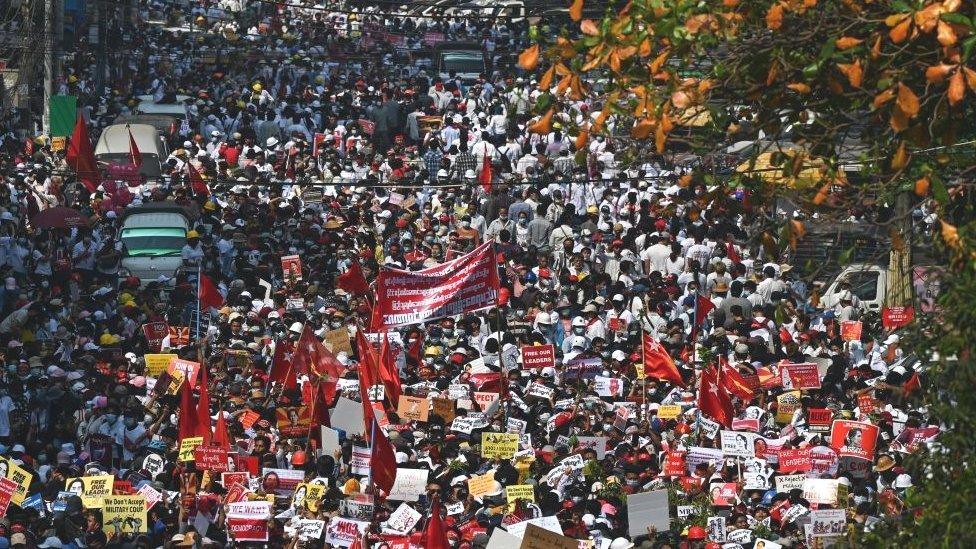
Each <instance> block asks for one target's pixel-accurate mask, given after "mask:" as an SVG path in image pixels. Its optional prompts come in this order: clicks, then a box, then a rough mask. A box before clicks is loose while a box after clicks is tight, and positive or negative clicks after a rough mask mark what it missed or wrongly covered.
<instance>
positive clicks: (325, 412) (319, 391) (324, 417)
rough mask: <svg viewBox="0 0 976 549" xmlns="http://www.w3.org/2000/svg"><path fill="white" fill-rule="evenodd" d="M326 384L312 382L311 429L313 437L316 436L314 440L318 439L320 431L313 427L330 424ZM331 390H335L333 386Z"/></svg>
mask: <svg viewBox="0 0 976 549" xmlns="http://www.w3.org/2000/svg"><path fill="white" fill-rule="evenodd" d="M326 385H327V384H325V383H314V382H313V383H312V426H313V429H312V431H313V435H314V437H313V438H316V440H318V436H319V435H320V433H319V432H317V431H318V429H315V428H314V427H316V426H318V425H325V426H326V427H329V426H331V425H332V422H331V419H330V418H329V400H330V399H329V396H328V393H329V389H328V387H326ZM332 392H333V393H334V392H335V388H334V386H333V389H332Z"/></svg>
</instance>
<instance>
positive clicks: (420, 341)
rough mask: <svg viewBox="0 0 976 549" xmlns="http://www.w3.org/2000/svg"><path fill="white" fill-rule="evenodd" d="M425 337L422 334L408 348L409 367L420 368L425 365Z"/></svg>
mask: <svg viewBox="0 0 976 549" xmlns="http://www.w3.org/2000/svg"><path fill="white" fill-rule="evenodd" d="M423 354H424V335H423V333H420V334H418V335H417V339H416V340H415V341H414V342H413V343H411V344H410V345H409V346H408V347H407V365H408V366H414V367H417V368H419V367H420V366H422V365H423V363H424V359H423Z"/></svg>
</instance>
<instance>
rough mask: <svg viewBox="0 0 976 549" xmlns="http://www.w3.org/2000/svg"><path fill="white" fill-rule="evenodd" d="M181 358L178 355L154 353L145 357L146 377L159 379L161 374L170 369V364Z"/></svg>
mask: <svg viewBox="0 0 976 549" xmlns="http://www.w3.org/2000/svg"><path fill="white" fill-rule="evenodd" d="M177 358H179V357H178V356H177V355H174V354H170V353H165V354H161V353H153V354H147V355H143V359H144V360H145V361H146V375H147V376H152V377H159V374H161V373H163V372H165V371H166V369H167V368H169V363H170V362H171V361H172V360H174V359H177Z"/></svg>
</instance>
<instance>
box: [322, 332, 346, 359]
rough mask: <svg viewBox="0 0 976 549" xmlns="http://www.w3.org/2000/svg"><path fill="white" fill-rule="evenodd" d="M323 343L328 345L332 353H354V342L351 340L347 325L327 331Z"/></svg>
mask: <svg viewBox="0 0 976 549" xmlns="http://www.w3.org/2000/svg"><path fill="white" fill-rule="evenodd" d="M323 339H324V340H325V341H324V342H323V345H325V346H326V347H328V349H329V350H330V351H332V354H339V353H346V354H347V355H352V354H353V352H352V343H351V342H350V341H349V330H347V329H346V328H345V327H341V328H336V329H335V330H329V331H328V332H325V337H324V338H323Z"/></svg>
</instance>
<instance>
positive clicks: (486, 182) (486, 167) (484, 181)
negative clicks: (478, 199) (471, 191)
mask: <svg viewBox="0 0 976 549" xmlns="http://www.w3.org/2000/svg"><path fill="white" fill-rule="evenodd" d="M491 177H492V175H491V155H490V154H488V150H487V149H485V159H484V160H483V161H482V163H481V173H480V174H478V183H481V187H482V188H483V189H484V190H485V192H486V193H490V192H491Z"/></svg>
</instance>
